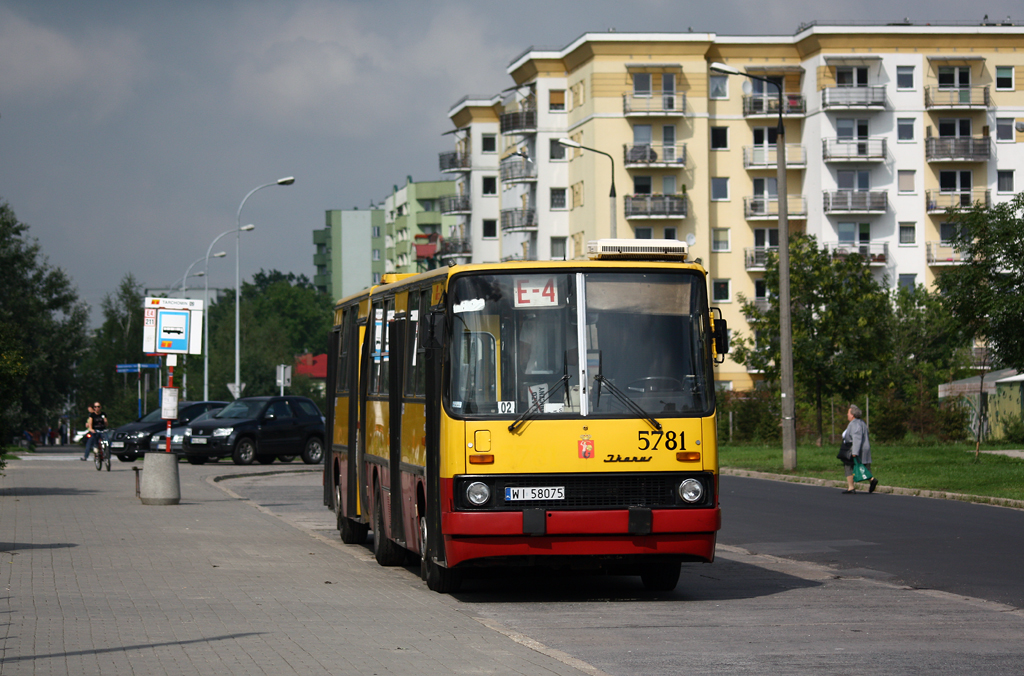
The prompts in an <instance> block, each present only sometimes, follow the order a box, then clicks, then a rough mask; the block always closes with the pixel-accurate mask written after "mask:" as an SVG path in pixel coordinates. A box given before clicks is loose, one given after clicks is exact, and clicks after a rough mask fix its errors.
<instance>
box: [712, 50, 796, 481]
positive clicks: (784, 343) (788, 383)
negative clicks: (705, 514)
mask: <svg viewBox="0 0 1024 676" xmlns="http://www.w3.org/2000/svg"><path fill="white" fill-rule="evenodd" d="M710 68H711V70H713V71H714V72H716V73H722V74H723V75H742V76H743V77H746V78H750V79H751V80H760V81H761V82H766V83H768V84H770V85H773V86H774V87H775V88H776V90H778V94H779V121H778V133H777V134H776V139H775V157H776V160H777V165H778V168H777V172H776V176H777V178H776V180H775V182H776V183H777V184H778V185H777V186H776V188H777V189H776V192H778V194H779V333H780V334H781V335H780V336H779V351H780V352H781V358H780V362H781V363H780V364H779V367H780V368H779V371H780V376H781V380H782V383H781V385H782V465H783V467H785V468H786V469H796V399H795V398H794V387H793V317H792V306H791V304H790V294H789V196H788V194H787V186H786V126H785V124H783V120H782V111H783V110H785V101H784V100H783V95H782V90H783V86H784V84H785V80H784V79H783V78H781V77H779V78H767V77H761V76H759V75H751V74H750V73H747V72H744V71H742V70H740V69H738V68H734V67H732V66H728V65H726V64H724V63H712V64H711V66H710Z"/></svg>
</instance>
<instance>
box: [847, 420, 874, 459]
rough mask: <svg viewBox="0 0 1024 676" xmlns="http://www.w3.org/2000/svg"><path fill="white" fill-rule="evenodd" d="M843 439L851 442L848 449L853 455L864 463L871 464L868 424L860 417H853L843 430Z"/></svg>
mask: <svg viewBox="0 0 1024 676" xmlns="http://www.w3.org/2000/svg"><path fill="white" fill-rule="evenodd" d="M843 439H845V440H846V441H849V442H850V443H851V444H853V446H852V448H851V449H850V450H851V452H852V453H853V456H854V457H859V458H860V461H861V462H862V463H864V464H865V465H870V464H871V442H869V441H868V424H867V423H866V422H864V421H863V420H861V419H860V418H854V419H853V420H851V421H850V424H849V425H848V426H847V427H846V430H845V431H844V432H843Z"/></svg>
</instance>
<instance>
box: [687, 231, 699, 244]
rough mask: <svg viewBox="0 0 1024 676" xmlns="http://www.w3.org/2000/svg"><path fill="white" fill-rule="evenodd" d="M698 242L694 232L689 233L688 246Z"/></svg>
mask: <svg viewBox="0 0 1024 676" xmlns="http://www.w3.org/2000/svg"><path fill="white" fill-rule="evenodd" d="M696 243H697V238H696V237H695V236H694V234H693V233H692V232H691V233H690V234H689V235H687V236H686V246H690V247H692V246H693V245H694V244H696Z"/></svg>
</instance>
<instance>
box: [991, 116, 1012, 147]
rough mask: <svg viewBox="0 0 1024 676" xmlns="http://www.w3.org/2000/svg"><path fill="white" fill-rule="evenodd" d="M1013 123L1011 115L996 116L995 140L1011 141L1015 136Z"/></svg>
mask: <svg viewBox="0 0 1024 676" xmlns="http://www.w3.org/2000/svg"><path fill="white" fill-rule="evenodd" d="M1013 123H1014V118H1012V117H997V118H996V141H997V142H1002V143H1013V142H1014V140H1016V137H1015V136H1014V134H1013Z"/></svg>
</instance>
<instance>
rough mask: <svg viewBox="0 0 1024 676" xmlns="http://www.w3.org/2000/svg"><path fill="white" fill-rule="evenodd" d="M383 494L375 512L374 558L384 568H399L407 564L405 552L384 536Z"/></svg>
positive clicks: (378, 498)
mask: <svg viewBox="0 0 1024 676" xmlns="http://www.w3.org/2000/svg"><path fill="white" fill-rule="evenodd" d="M383 504H384V503H383V502H382V501H381V492H380V491H377V502H376V504H375V505H374V508H375V509H374V510H373V558H375V559H377V563H379V564H380V565H382V566H398V565H401V564H402V563H404V562H405V552H404V551H402V548H401V547H399V546H398V544H396V543H395V541H394V540H389V539H388V537H387V535H385V534H384V507H383Z"/></svg>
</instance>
